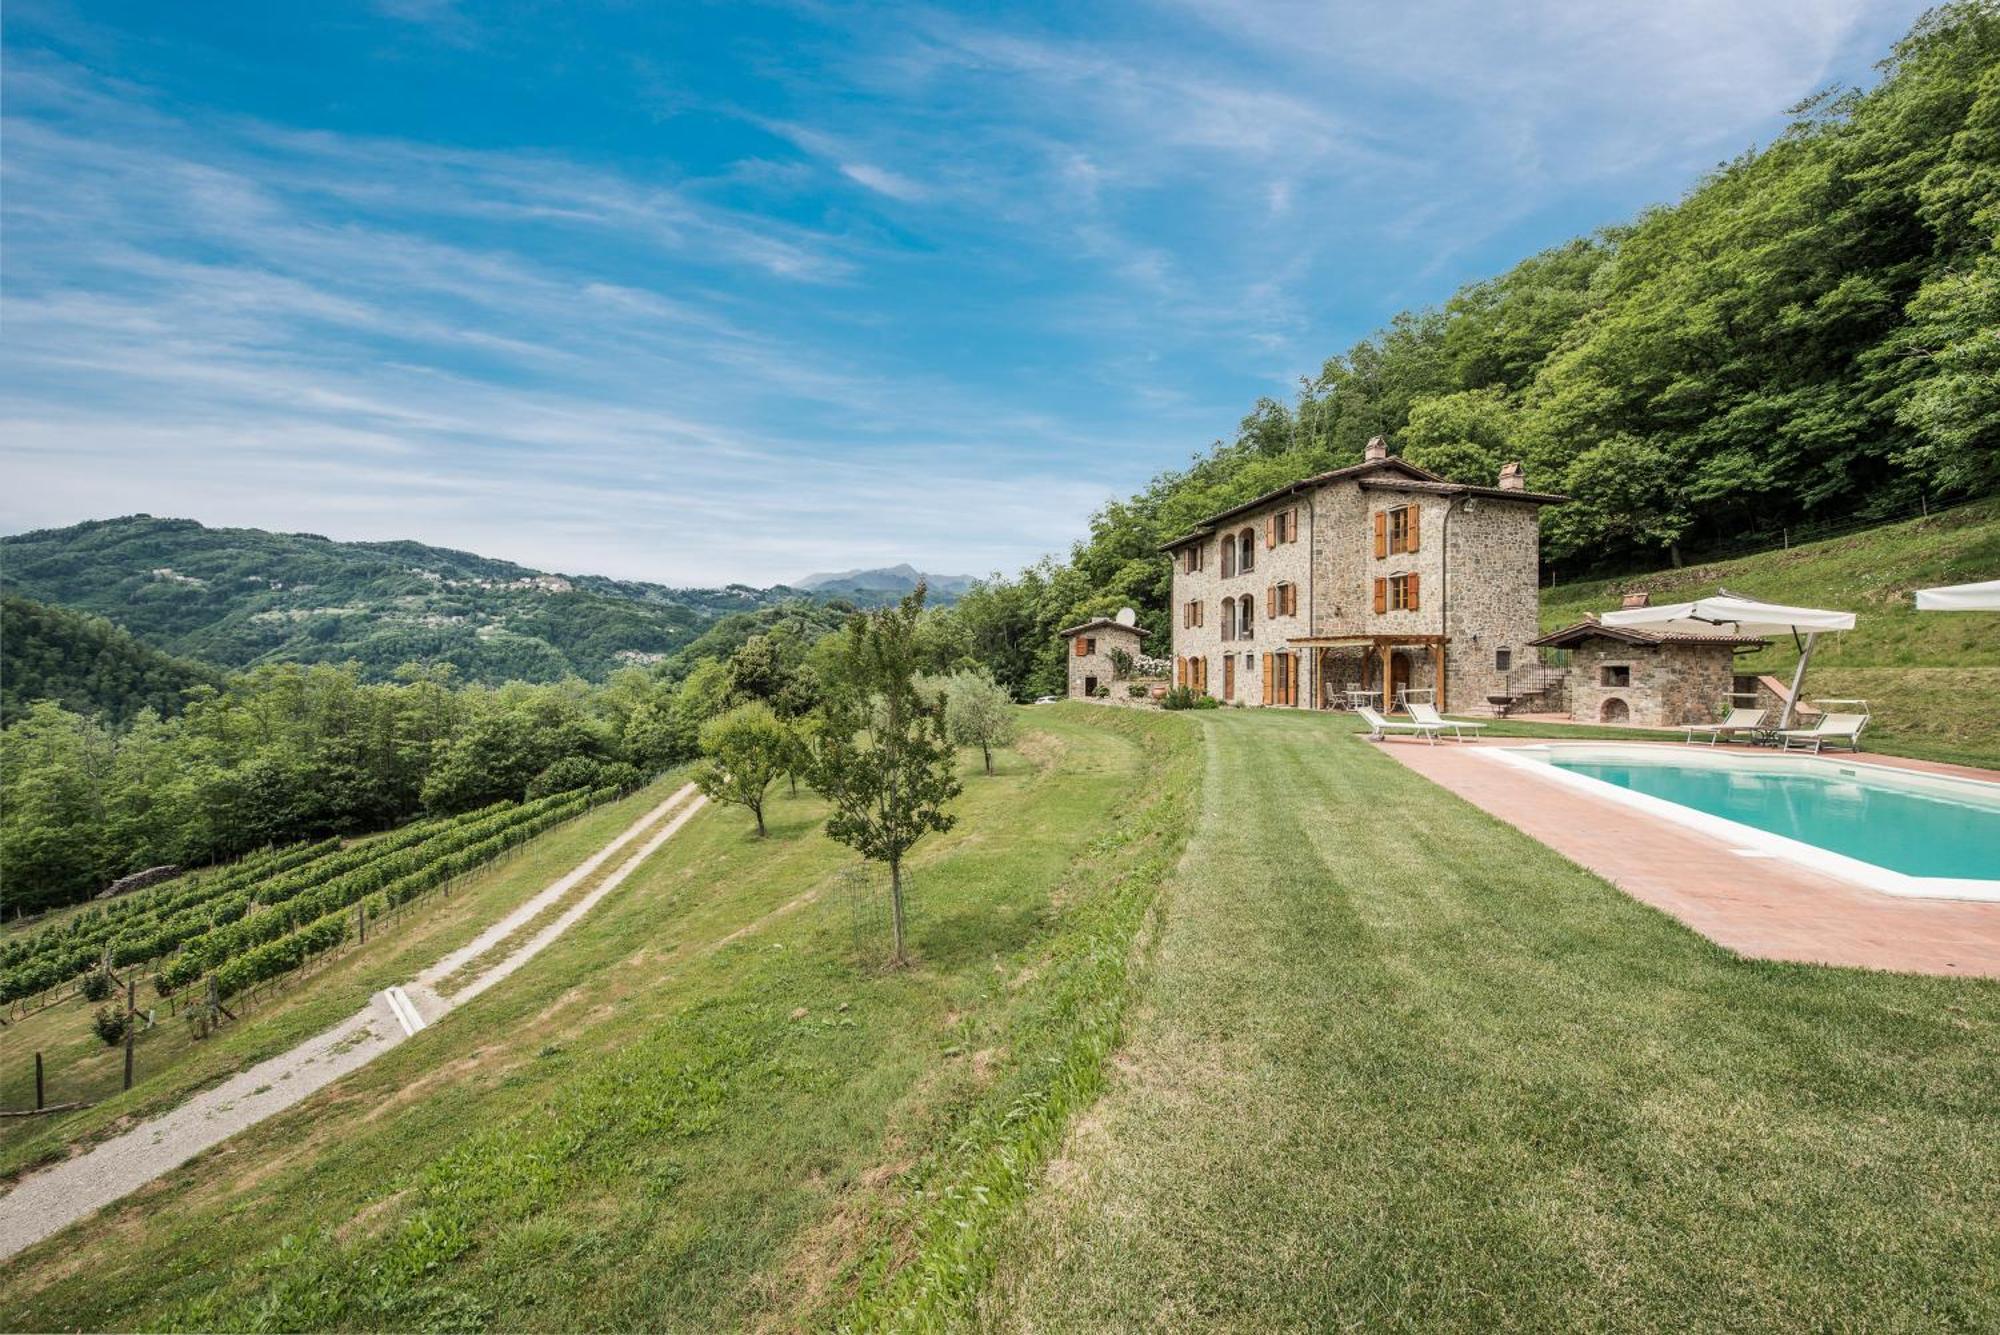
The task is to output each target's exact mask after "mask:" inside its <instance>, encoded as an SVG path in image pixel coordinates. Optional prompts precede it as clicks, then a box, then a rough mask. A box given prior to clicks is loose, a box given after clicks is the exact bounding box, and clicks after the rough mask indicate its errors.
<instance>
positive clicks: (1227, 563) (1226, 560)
mask: <svg viewBox="0 0 2000 1335" xmlns="http://www.w3.org/2000/svg"><path fill="white" fill-rule="evenodd" d="M1235 573H1236V540H1235V539H1234V538H1229V537H1225V538H1223V540H1222V577H1223V578H1224V579H1228V578H1229V577H1230V576H1231V575H1233V574H1235Z"/></svg>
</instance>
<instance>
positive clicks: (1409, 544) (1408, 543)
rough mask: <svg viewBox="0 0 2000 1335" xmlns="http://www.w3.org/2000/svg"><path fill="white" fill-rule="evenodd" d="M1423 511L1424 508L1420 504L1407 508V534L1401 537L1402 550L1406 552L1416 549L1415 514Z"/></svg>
mask: <svg viewBox="0 0 2000 1335" xmlns="http://www.w3.org/2000/svg"><path fill="white" fill-rule="evenodd" d="M1423 512H1424V508H1423V507H1422V506H1421V505H1413V506H1411V507H1410V509H1409V516H1410V526H1409V528H1408V529H1407V530H1406V533H1407V536H1406V537H1405V538H1404V539H1403V550H1404V551H1406V552H1414V551H1415V550H1417V516H1418V515H1421V514H1422V513H1423Z"/></svg>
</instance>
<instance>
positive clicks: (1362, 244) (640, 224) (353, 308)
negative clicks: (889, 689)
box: [0, 0, 1919, 582]
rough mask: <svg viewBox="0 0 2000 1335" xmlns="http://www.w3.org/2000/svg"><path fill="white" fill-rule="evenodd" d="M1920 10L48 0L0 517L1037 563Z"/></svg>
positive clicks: (1236, 0)
mask: <svg viewBox="0 0 2000 1335" xmlns="http://www.w3.org/2000/svg"><path fill="white" fill-rule="evenodd" d="M1918 4H1919V0H1886V2H1884V0H1798V3H1795V4H1788V5H1783V6H1758V5H1741V4H1734V3H1729V0H1665V2H1664V3H1661V4H1657V5H1653V6H1648V7H1644V8H1637V7H1633V6H1618V5H1610V6H1607V5H1599V4H1588V3H1585V0H1535V2H1530V0H1520V2H1519V3H1508V4H1501V5H1486V4H1479V3H1475V0H1414V2H1413V3H1411V4H1408V5H1403V6H1399V7H1383V6H1353V5H1348V6H1335V5H1325V4H1320V3H1306V2H1305V0H1268V2H1266V0H1155V2H1154V3H1152V4H1151V5H1149V6H1147V7H1145V8H1141V9H1137V10H1131V9H1127V10H1102V9H1092V8H1089V7H1083V8H1077V7H1071V6H1050V7H1048V8H1047V9H1045V10H1036V9H1033V8H1027V9H1022V8H1010V9H1007V10H1006V11H1004V12H999V11H987V12H985V13H983V14H982V15H980V16H977V17H973V16H967V15H965V14H960V13H953V12H948V11H947V10H946V9H944V8H942V7H931V6H922V5H915V6H906V7H901V8H896V9H893V10H889V11H882V10H868V11H865V12H852V13H851V12H849V11H846V10H844V9H841V8H840V7H833V6H822V5H800V6H795V7H792V8H790V9H787V10H785V11H784V12H783V14H782V22H781V23H780V24H777V25H769V24H765V23H763V22H762V20H761V18H760V16H763V17H768V15H766V14H765V11H762V10H755V11H751V10H737V9H731V8H728V7H724V8H720V9H706V8H704V9H701V10H699V11H693V10H684V8H683V7H674V6H665V7H648V6H614V7H610V8H608V9H606V10H602V11H599V10H594V9H593V10H584V9H574V10H572V9H570V8H568V7H550V8H546V9H534V8H531V9H530V10H529V11H525V12H511V13H507V14H504V15H502V14H498V12H497V11H486V10H477V9H474V8H473V7H470V6H461V5H457V4H453V3H449V2H448V0H382V3H380V4H378V5H377V6H376V15H377V17H374V18H372V19H371V18H368V17H367V16H365V15H363V14H359V13H354V12H350V11H341V12H340V13H339V14H338V15H333V14H320V13H318V12H316V11H315V12H314V14H313V15H312V16H310V17H308V18H301V19H299V20H297V22H298V23H299V24H300V25H303V26H302V29H301V31H302V32H303V31H305V29H306V28H308V27H310V39H309V40H308V39H307V38H305V37H302V38H301V39H300V40H299V41H297V42H294V43H293V44H292V45H293V47H294V48H295V49H296V50H297V51H298V53H299V54H297V55H296V56H292V55H285V56H280V55H276V54H274V53H273V52H272V51H271V50H270V49H268V48H266V47H258V46H255V45H254V43H253V44H252V45H249V46H246V47H245V48H243V51H242V52H241V53H238V55H236V56H234V57H232V58H230V59H225V58H224V57H223V56H222V55H221V54H219V53H220V52H222V51H223V50H224V49H225V48H226V47H227V46H228V43H229V42H231V41H232V40H234V37H233V34H234V30H235V26H236V25H220V24H217V25H216V26H214V27H213V28H212V29H205V30H204V32H203V34H202V35H201V36H200V37H199V38H196V37H195V36H191V35H190V33H191V31H192V30H194V29H196V28H200V27H201V26H202V25H203V24H205V23H207V21H208V20H207V18H206V16H205V15H204V14H202V13H198V12H194V11H182V10H173V9H171V8H169V9H162V10H152V11H145V12H143V13H141V14H140V15H138V16H137V17H132V16H127V19H126V21H128V22H130V23H134V24H141V25H151V26H150V27H147V28H146V30H145V31H143V32H141V33H139V34H138V35H136V36H133V35H131V34H127V33H125V32H123V30H120V29H116V28H113V27H111V26H109V21H103V22H99V21H96V20H95V18H94V16H92V15H86V14H83V13H81V12H80V11H71V10H68V9H61V8H58V9H50V10H47V11H38V10H35V9H33V8H32V6H31V8H30V9H29V10H28V11H26V12H25V14H24V12H23V11H22V10H21V8H20V6H16V7H15V10H14V11H13V12H11V13H10V24H9V32H8V38H7V41H8V49H7V57H8V60H7V63H8V83H7V95H6V108H5V109H6V119H5V127H4V129H5V136H6V145H7V152H6V155H5V158H4V161H0V172H4V186H5V190H4V199H0V206H4V226H5V232H6V244H7V267H6V273H5V300H6V310H5V314H6V321H7V336H6V339H5V342H4V346H0V431H4V432H5V433H6V446H5V448H6V455H5V460H4V462H5V467H6V483H7V485H5V486H0V525H4V526H6V527H9V528H19V527H25V526H30V525H39V524H46V523H52V522H67V521H69V520H74V519H80V518H84V517H88V516H92V515H104V514H108V513H116V512H121V511H129V510H136V509H145V510H150V511H153V512H155V513H185V514H190V515H193V516H194V517H197V518H202V519H207V520H212V521H217V522H230V523H245V524H259V525H271V526H279V527H295V528H304V529H310V530H314V531H322V532H330V533H334V534H336V535H339V536H356V537H391V536H415V537H421V538H426V539H429V540H433V541H442V542H447V543H450V544H452V545H456V546H462V547H471V548H474V549H478V550H487V551H491V552H493V553H494V554H496V555H502V556H509V557H514V558H516V559H520V560H524V561H528V562H531V563H534V564H538V565H542V566H546V567H551V568H559V569H565V570H571V571H577V570H603V571H606V572H608V573H614V574H625V575H635V576H646V577H652V578H664V579H670V580H681V581H689V582H719V581H724V580H730V579H750V580H775V579H782V578H786V577H790V576H795V575H797V574H799V573H800V572H801V571H802V570H804V569H808V568H825V567H841V566H852V565H861V564H870V563H874V562H877V561H894V560H903V559H909V560H914V561H917V562H919V563H921V564H925V565H928V566H930V567H932V568H937V569H970V570H984V569H991V568H995V567H1013V566H1017V565H1019V564H1022V563H1024V562H1026V561H1028V560H1031V559H1032V558H1034V557H1035V556H1037V555H1038V554H1040V553H1042V552H1046V551H1049V550H1054V549H1059V548H1061V547H1063V546H1065V545H1066V543H1067V541H1068V540H1069V539H1070V538H1071V537H1072V536H1073V535H1074V534H1076V533H1077V532H1079V531H1080V529H1081V526H1082V522H1083V519H1084V517H1085V516H1086V515H1087V513H1088V511H1089V510H1090V509H1091V508H1092V507H1093V506H1094V505H1095V504H1097V503H1098V502H1100V501H1101V500H1103V499H1104V498H1106V497H1107V496H1109V495H1111V494H1113V493H1115V492H1118V491H1122V490H1125V489H1127V488H1129V487H1130V486H1132V485H1135V484H1137V483H1138V482H1139V481H1141V480H1142V479H1143V478H1145V477H1147V476H1149V475H1151V474H1152V473H1153V472H1155V471H1157V469H1158V468H1160V467H1162V466H1166V465H1171V464H1173V463H1176V462H1178V461H1179V460H1181V459H1184V458H1185V457H1186V455H1187V453H1188V452H1189V451H1190V450H1191V449H1194V448H1197V447H1198V446H1199V445H1201V444H1202V443H1203V442H1204V441H1206V440H1208V439H1210V438H1212V437H1214V436H1217V435H1224V434H1226V433H1227V432H1228V431H1229V430H1230V429H1231V428H1232V427H1233V426H1234V424H1235V422H1236V420H1237V419H1238V417H1240V415H1241V414H1242V413H1243V412H1244V411H1245V410H1246V409H1247V408H1248V407H1249V406H1250V402H1251V400H1252V399H1253V398H1254V397H1255V396H1256V395H1258V394H1260V393H1284V392H1286V391H1287V390H1288V389H1289V387H1290V386H1291V385H1292V384H1294V383H1295V380H1296V377H1297V376H1298V375H1299V374H1301V373H1302V372H1308V371H1310V370H1312V369H1314V368H1315V367H1316V366H1317V363H1318V362H1319V360H1320V359H1321V358H1323V357H1324V356H1326V355H1327V354H1329V353H1331V352H1334V351H1337V350H1339V349H1340V348H1341V347H1343V346H1345V345H1346V344H1347V343H1348V342H1349V341H1351V340H1352V339H1353V338H1354V337H1356V336H1358V335H1359V334H1361V333H1363V332H1365V331H1367V330H1368V329H1370V328H1372V327H1374V326H1376V325H1377V324H1379V323H1381V322H1382V321H1383V320H1385V319H1386V318H1387V317H1388V316H1389V315H1391V314H1392V313H1393V312H1394V311H1395V310H1396V309H1397V308H1398V307H1400V306H1403V305H1410V304H1421V303H1424V302H1428V301H1434V300H1436V299H1438V298H1439V297H1441V296H1443V295H1444V294H1445V293H1447V292H1448V291H1449V290H1450V289H1451V288H1452V287H1453V286H1455V285H1456V283H1458V282H1459V281H1463V280H1464V279H1466V278H1470V277H1475V276H1480V275H1483V274H1485V273H1489V272H1492V271H1493V270H1494V269H1496V268H1498V267H1501V266H1502V265H1504V264H1505V263H1507V262H1509V261H1511V260H1512V259H1513V258H1515V257H1517V256H1518V255H1519V254H1520V253H1522V252H1523V251H1525V250H1528V249H1532V248H1535V247H1537V246H1539V245H1545V244H1550V243H1553V242H1555V241H1558V240H1561V239H1563V238H1564V237H1566V236H1568V235H1571V234H1574V233H1576V232H1579V231H1585V230H1589V229H1590V228H1591V227H1593V226H1595V225H1598V224H1600V223H1603V222H1606V221H1611V220H1615V219H1617V218H1619V217H1622V216H1626V215H1628V214H1629V213H1630V212H1631V211H1632V210H1634V209H1635V208H1637V207H1639V206H1642V205H1643V204H1645V203H1648V202H1651V201H1654V200H1658V199H1661V198H1668V197H1671V196H1672V195H1674V194H1676V193H1678V191H1679V190H1680V189H1681V188H1682V187H1684V185H1685V184H1686V183H1687V181H1688V179H1689V177H1690V175H1691V174H1692V173H1693V172H1696V171H1698V170H1700V169H1701V168H1702V167H1704V166H1706V165H1707V164H1708V163H1710V162H1712V161H1714V160H1715V159H1716V158H1718V157H1723V156H1728V155H1730V154H1732V153H1733V152H1735V151H1737V150H1738V149H1740V148H1742V147H1744V146H1746V145H1747V144H1748V143H1750V142H1751V141H1752V140H1753V139H1755V138H1756V137H1757V136H1759V135H1768V134H1769V133H1772V132H1773V131H1774V130H1775V129H1776V128H1777V127H1778V126H1779V125H1781V124H1782V114H1781V113H1782V109H1783V107H1784V106H1785V105H1786V104H1788V103H1789V102H1791V101H1794V100H1796V99H1797V98H1799V97H1801V96H1803V95H1805V94H1806V93H1809V92H1811V91H1812V90H1814V89H1815V88H1817V87H1819V86H1821V85H1823V84H1824V83H1826V82H1828V81H1829V80H1832V79H1836V78H1843V77H1844V78H1850V79H1851V78H1857V77H1861V76H1862V75H1863V74H1865V72H1866V68H1867V65H1868V63H1869V62H1870V61H1871V60H1872V59H1873V58H1875V57H1876V56H1878V55H1879V54H1880V52H1881V50H1882V49H1883V48H1884V47H1885V46H1886V44H1887V42H1888V41H1889V40H1890V38H1891V37H1892V36H1893V35H1894V32H1895V30H1896V29H1897V28H1898V27H1899V26H1900V25H1902V24H1905V23H1907V22H1908V21H1909V19H1910V18H1912V17H1914V15H1915V13H1916V10H1917V8H1918ZM313 24H318V25H320V26H318V27H311V25H313ZM676 25H678V26H676ZM37 32H39V33H40V34H41V40H36V39H35V37H34V34H36V33H37ZM24 33H26V34H28V36H27V37H25V38H24V36H23V34H24ZM774 33H776V34H778V35H774ZM128 39H129V40H128ZM343 40H344V41H347V42H348V45H347V46H346V47H344V48H343V47H340V46H339V43H340V42H341V41H343ZM342 51H345V53H346V54H344V55H343V54H341V53H342ZM80 53H88V54H80ZM176 58H178V59H180V60H182V61H183V62H184V66H185V67H184V68H182V69H180V70H179V71H178V73H179V75H180V76H181V77H180V78H179V79H178V81H173V80H168V79H166V78H165V76H164V74H162V77H161V79H160V80H158V81H156V80H155V79H154V78H153V77H152V76H153V75H154V74H155V73H156V72H160V71H162V70H164V69H165V66H166V65H168V64H170V63H171V62H172V61H173V60H174V59H176ZM286 60H292V61H294V62H295V63H293V64H291V65H289V66H287V65H286V64H285V63H284V62H285V61H286ZM343 62H344V63H343ZM321 64H324V65H326V66H327V71H326V72H327V74H328V77H327V78H325V79H323V80H319V81H314V80H313V79H311V78H309V77H307V76H313V75H316V74H318V73H319V72H320V71H319V66H320V65H321ZM389 67H393V68H394V69H395V71H396V77H394V78H385V77H383V70H384V69H385V68H389ZM166 72H167V73H172V72H174V71H166ZM288 73H289V74H290V75H292V76H296V77H298V78H301V79H303V80H305V81H306V82H309V83H312V85H313V86H312V88H311V89H310V90H301V91H300V92H299V93H298V94H297V96H288V95H287V94H286V90H285V89H284V87H283V85H284V83H285V80H286V77H287V75H288ZM168 83H171V84H172V86H171V88H169V87H167V86H166V85H167V84H168ZM466 109H471V110H474V111H476V112H477V113H478V114H477V115H476V116H467V115H455V114H453V113H456V112H460V111H463V110H466Z"/></svg>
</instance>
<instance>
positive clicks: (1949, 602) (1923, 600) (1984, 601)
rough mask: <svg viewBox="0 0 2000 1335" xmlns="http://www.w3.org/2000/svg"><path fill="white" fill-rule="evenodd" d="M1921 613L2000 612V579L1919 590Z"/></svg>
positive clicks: (1918, 605)
mask: <svg viewBox="0 0 2000 1335" xmlns="http://www.w3.org/2000/svg"><path fill="white" fill-rule="evenodd" d="M1917 610H1918V611H1919V612H2000V579H1989V580H1987V581H1986V582H1985V583H1984V584H1952V585H1948V586H1946V587H1945V588H1942V589H1918V590H1917Z"/></svg>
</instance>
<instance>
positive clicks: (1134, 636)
mask: <svg viewBox="0 0 2000 1335" xmlns="http://www.w3.org/2000/svg"><path fill="white" fill-rule="evenodd" d="M1061 634H1062V637H1063V638H1064V639H1065V640H1068V641H1069V651H1068V652H1067V653H1065V654H1064V655H1063V657H1064V659H1065V660H1066V661H1067V662H1068V663H1069V698H1070V699H1072V700H1088V699H1090V698H1091V697H1092V696H1094V695H1096V694H1097V688H1098V687H1100V686H1105V687H1108V686H1110V685H1111V684H1112V683H1113V682H1114V681H1116V680H1117V679H1118V672H1117V669H1116V668H1115V667H1113V665H1112V662H1111V651H1112V650H1114V649H1123V650H1124V651H1125V652H1126V653H1127V654H1129V655H1131V656H1132V658H1133V659H1134V660H1137V659H1138V657H1139V645H1140V644H1141V643H1142V642H1143V641H1144V640H1145V638H1146V632H1145V631H1143V630H1140V629H1139V628H1138V627H1137V626H1135V625H1128V624H1127V623H1125V622H1123V621H1113V620H1112V619H1111V618H1110V617H1098V618H1097V619H1096V620H1094V621H1086V622H1084V623H1083V624H1081V625H1077V626H1071V627H1070V628H1069V629H1068V630H1065V631H1063V632H1061Z"/></svg>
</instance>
